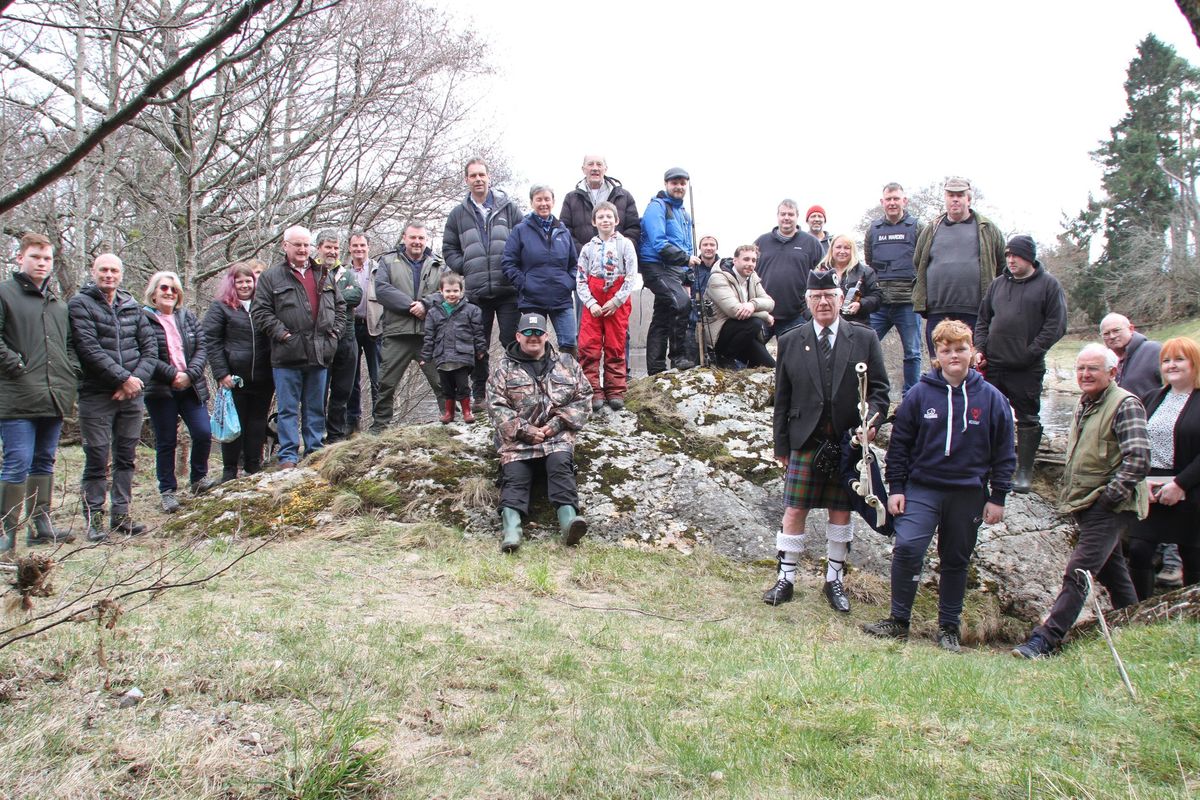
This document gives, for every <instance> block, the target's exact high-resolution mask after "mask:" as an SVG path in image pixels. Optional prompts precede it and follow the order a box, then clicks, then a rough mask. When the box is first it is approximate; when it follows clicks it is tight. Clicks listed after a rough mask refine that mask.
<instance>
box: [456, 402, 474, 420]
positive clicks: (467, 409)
mask: <svg viewBox="0 0 1200 800" xmlns="http://www.w3.org/2000/svg"><path fill="white" fill-rule="evenodd" d="M458 404H459V405H460V406H462V412H463V422H466V423H467V424H470V423H472V422H474V421H475V415H474V414H472V413H471V398H469V397H467V398H464V399H462V400H459V401H458Z"/></svg>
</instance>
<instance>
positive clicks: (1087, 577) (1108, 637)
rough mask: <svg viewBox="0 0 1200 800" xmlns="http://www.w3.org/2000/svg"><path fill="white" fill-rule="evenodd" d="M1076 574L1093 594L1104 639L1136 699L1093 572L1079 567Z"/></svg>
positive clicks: (1132, 695)
mask: <svg viewBox="0 0 1200 800" xmlns="http://www.w3.org/2000/svg"><path fill="white" fill-rule="evenodd" d="M1075 574H1076V575H1078V576H1080V577H1081V578H1082V579H1083V582H1084V583H1085V584H1086V585H1087V592H1088V594H1090V595H1091V596H1092V604H1093V605H1094V606H1095V607H1096V621H1097V622H1099V623H1100V632H1101V633H1102V634H1104V641H1106V642H1108V649H1109V650H1111V651H1112V657H1113V661H1115V662H1116V664H1117V672H1119V673H1121V682H1122V683H1124V684H1125V690H1126V691H1127V692H1129V697H1130V698H1131V699H1133V700H1136V699H1137V692H1135V691H1134V689H1133V684H1132V683H1130V681H1129V673H1128V672H1126V671H1125V664H1124V663H1123V662H1122V661H1121V655H1120V654H1119V653H1118V652H1117V646H1116V645H1115V644H1113V640H1112V634H1111V633H1109V632H1108V622H1107V621H1105V619H1104V611H1103V610H1101V608H1100V598H1099V597H1097V596H1096V592H1095V591H1093V589H1092V573H1090V572H1088V571H1087V570H1086V569H1077V570H1075Z"/></svg>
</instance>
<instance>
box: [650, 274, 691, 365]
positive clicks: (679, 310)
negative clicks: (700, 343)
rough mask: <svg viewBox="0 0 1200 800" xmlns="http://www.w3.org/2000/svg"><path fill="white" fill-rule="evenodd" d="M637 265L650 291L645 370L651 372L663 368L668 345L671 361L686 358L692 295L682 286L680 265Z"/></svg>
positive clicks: (676, 362) (675, 361)
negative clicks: (651, 303)
mask: <svg viewBox="0 0 1200 800" xmlns="http://www.w3.org/2000/svg"><path fill="white" fill-rule="evenodd" d="M640 269H641V271H642V279H643V280H644V281H645V283H646V288H647V289H649V290H650V292H651V293H652V294H653V295H654V316H652V317H651V318H650V329H649V330H648V331H646V373H647V374H649V375H654V374H656V373H659V372H662V371H663V370H665V369H666V368H667V351H668V348H669V349H670V354H671V362H672V364H673V365H678V363H679V362H680V361H683V360H685V359H686V358H687V335H688V317H689V315H690V314H691V310H692V299H691V297H690V296H689V295H688V291H687V289H685V288H684V286H683V270H682V269H679V268H676V267H668V266H666V265H664V264H654V263H645V264H642V265H641V267H640Z"/></svg>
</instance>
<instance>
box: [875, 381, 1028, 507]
mask: <svg viewBox="0 0 1200 800" xmlns="http://www.w3.org/2000/svg"><path fill="white" fill-rule="evenodd" d="M1016 466H1017V454H1016V449H1015V448H1014V446H1013V416H1012V407H1011V406H1010V405H1009V403H1008V399H1007V398H1005V396H1004V395H1002V394H1001V393H1000V391H999V390H998V389H997V388H996V387H994V386H992V385H991V384H990V383H988V382H987V381H985V380H984V379H983V376H982V375H980V374H979V373H978V372H976V371H975V370H973V369H972V370H967V377H966V380H964V381H963V382H962V384H961V385H959V386H958V388H954V387H952V386H951V385H950V384H949V383H947V382H946V379H945V378H943V377H942V373H941V370H936V369H935V370H930V371H929V372H927V373H926V374H924V375H922V376H921V380H920V381H919V382H918V383H917V385H916V386H914V387H913V388H912V389H910V390H909V392H908V394H906V395H905V396H904V402H902V403H901V404H900V408H899V409H898V410H897V411H896V419H895V420H894V421H893V423H892V438H891V441H890V442H889V443H888V451H887V482H888V490H889V492H890V493H891V494H904V490H905V488H906V487H907V485H908V484H909V483H910V482H916V483H920V484H924V485H926V486H932V487H934V488H942V487H947V488H949V487H956V488H965V487H971V486H980V487H983V488H985V489H987V488H988V486H989V484H990V491H989V496H988V500H990V501H991V502H993V503H996V504H997V505H1003V504H1004V499H1005V495H1007V494H1008V491H1009V489H1011V488H1012V476H1013V470H1014V469H1016Z"/></svg>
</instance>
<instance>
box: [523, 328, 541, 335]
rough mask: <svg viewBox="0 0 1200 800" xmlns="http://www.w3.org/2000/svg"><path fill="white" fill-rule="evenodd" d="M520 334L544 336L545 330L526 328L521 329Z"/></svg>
mask: <svg viewBox="0 0 1200 800" xmlns="http://www.w3.org/2000/svg"><path fill="white" fill-rule="evenodd" d="M521 335H522V336H545V335H546V332H545V331H538V330H534V329H533V328H526V329H525V330H523V331H521Z"/></svg>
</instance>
